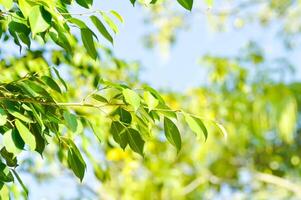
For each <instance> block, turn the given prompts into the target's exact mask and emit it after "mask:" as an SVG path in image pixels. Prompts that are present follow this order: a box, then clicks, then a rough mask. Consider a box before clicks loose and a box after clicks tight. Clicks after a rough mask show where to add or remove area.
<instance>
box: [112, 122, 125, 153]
mask: <svg viewBox="0 0 301 200" xmlns="http://www.w3.org/2000/svg"><path fill="white" fill-rule="evenodd" d="M124 131H125V127H124V126H123V125H122V124H121V123H120V122H119V121H113V122H112V124H111V128H110V133H111V134H112V136H113V139H114V140H115V142H117V143H118V144H119V145H120V147H121V148H123V149H125V147H126V146H127V144H128V141H127V138H126V137H124V135H123V133H124Z"/></svg>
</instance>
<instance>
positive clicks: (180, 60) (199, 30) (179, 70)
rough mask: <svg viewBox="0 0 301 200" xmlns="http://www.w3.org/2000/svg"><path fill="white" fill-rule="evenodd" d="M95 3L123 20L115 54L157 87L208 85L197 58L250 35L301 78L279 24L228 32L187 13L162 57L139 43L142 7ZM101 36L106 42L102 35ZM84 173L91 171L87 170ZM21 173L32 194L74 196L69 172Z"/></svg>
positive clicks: (235, 46) (109, 0)
mask: <svg viewBox="0 0 301 200" xmlns="http://www.w3.org/2000/svg"><path fill="white" fill-rule="evenodd" d="M96 2H97V1H95V7H94V8H93V9H100V10H105V11H109V10H111V9H113V10H116V11H117V12H118V13H120V14H121V15H122V16H123V18H124V20H125V23H124V24H122V25H119V28H120V33H119V34H118V35H116V36H115V42H114V43H115V44H114V47H113V51H114V53H115V55H116V56H117V57H119V58H123V59H126V60H128V61H133V60H137V61H139V62H141V63H142V67H143V71H142V74H141V77H140V78H141V79H142V80H143V81H146V82H148V83H149V84H151V85H152V86H153V87H155V88H156V89H162V88H164V89H171V90H175V91H185V90H187V89H189V88H191V87H196V86H199V85H204V84H206V80H207V78H206V76H207V75H206V70H205V68H204V67H202V66H200V65H199V64H198V62H197V61H198V59H199V58H200V57H201V56H202V55H205V54H207V53H210V54H211V55H217V56H231V55H237V54H238V53H239V50H240V49H241V48H242V47H244V46H245V45H246V44H247V43H248V41H250V40H254V41H257V42H258V43H259V44H260V45H261V46H262V47H263V48H264V50H265V53H266V56H267V57H268V58H274V57H278V56H282V57H287V58H290V59H291V60H292V61H293V63H294V64H295V67H296V69H297V73H295V76H294V77H292V78H291V81H293V80H297V79H300V77H301V73H300V72H301V71H300V69H299V68H300V67H299V64H298V61H299V57H298V55H300V50H298V49H297V50H295V51H294V52H286V51H285V50H284V49H283V48H282V46H281V42H280V41H278V40H277V38H276V37H275V34H276V31H277V24H275V25H272V26H271V27H269V28H268V29H262V28H261V27H260V26H259V25H257V24H250V25H247V26H245V27H244V28H243V29H240V30H237V29H235V28H233V27H232V26H230V27H228V30H227V31H225V32H222V33H216V32H213V31H212V30H211V29H210V28H209V25H208V21H207V17H206V14H204V13H197V11H192V13H190V14H192V15H194V16H195V17H193V18H192V21H191V22H189V24H190V25H191V27H190V28H189V29H187V30H182V31H180V32H179V34H178V37H177V43H176V45H175V46H174V47H173V48H172V49H171V51H170V55H169V59H164V58H163V57H162V56H160V52H159V51H158V50H156V49H154V50H146V49H145V47H144V45H143V42H142V38H143V36H144V35H145V34H146V33H147V31H148V30H149V28H150V27H146V26H145V24H144V22H143V20H144V19H145V17H146V12H144V11H143V9H142V8H141V7H135V8H133V7H132V6H131V4H130V3H129V1H126V0H123V1H120V0H104V1H101V2H100V1H99V2H100V3H98V2H97V3H96ZM179 8H180V7H179ZM182 10H183V9H182ZM73 11H74V12H77V13H78V12H81V11H82V9H81V10H79V9H78V8H76V9H75V10H73ZM183 12H186V11H185V10H183ZM230 23H231V22H230ZM103 41H104V42H106V41H105V40H104V39H103ZM87 172H91V170H89V169H88V170H87ZM91 177H92V176H89V174H88V175H87V176H86V177H85V179H84V181H85V182H89V181H91V180H90V178H91ZM23 178H24V182H27V183H31V186H30V187H31V188H32V189H33V191H39V192H35V193H34V194H31V199H39V200H42V199H46V198H45V197H47V199H57V197H58V194H63V195H64V196H65V195H67V196H68V197H71V199H72V196H73V194H74V195H75V194H76V187H74V183H76V182H77V179H76V178H75V177H73V176H72V178H69V177H61V178H59V179H57V180H55V182H53V183H52V182H47V183H37V182H35V181H33V180H31V178H30V177H29V176H26V175H23ZM50 191H51V192H50Z"/></svg>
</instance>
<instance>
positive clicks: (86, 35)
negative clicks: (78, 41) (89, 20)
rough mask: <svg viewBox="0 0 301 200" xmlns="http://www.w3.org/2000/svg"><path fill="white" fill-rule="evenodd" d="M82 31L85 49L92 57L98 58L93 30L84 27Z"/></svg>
mask: <svg viewBox="0 0 301 200" xmlns="http://www.w3.org/2000/svg"><path fill="white" fill-rule="evenodd" d="M80 32H81V38H82V41H83V44H84V47H85V49H86V50H87V52H88V54H89V55H90V57H91V58H93V59H94V60H96V58H97V57H98V55H97V51H96V48H95V44H94V40H93V32H92V31H91V30H90V29H87V28H82V29H81V31H80Z"/></svg>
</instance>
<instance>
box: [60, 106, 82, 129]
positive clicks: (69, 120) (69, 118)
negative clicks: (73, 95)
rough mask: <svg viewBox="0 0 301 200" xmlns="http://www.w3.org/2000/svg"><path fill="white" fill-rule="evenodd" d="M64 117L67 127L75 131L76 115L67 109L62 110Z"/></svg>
mask: <svg viewBox="0 0 301 200" xmlns="http://www.w3.org/2000/svg"><path fill="white" fill-rule="evenodd" d="M63 115H64V119H65V121H66V125H67V127H68V128H69V129H70V130H71V131H72V132H76V130H77V126H78V124H77V119H76V116H75V115H73V114H71V113H69V112H68V111H66V110H65V111H64V114H63Z"/></svg>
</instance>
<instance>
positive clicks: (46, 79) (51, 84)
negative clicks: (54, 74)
mask: <svg viewBox="0 0 301 200" xmlns="http://www.w3.org/2000/svg"><path fill="white" fill-rule="evenodd" d="M41 78H42V81H43V82H44V83H45V84H46V85H48V86H49V87H50V88H51V89H53V90H55V91H57V92H58V93H62V91H61V88H60V86H58V84H57V83H56V82H55V81H54V80H53V79H52V78H51V77H49V76H42V77H41Z"/></svg>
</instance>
